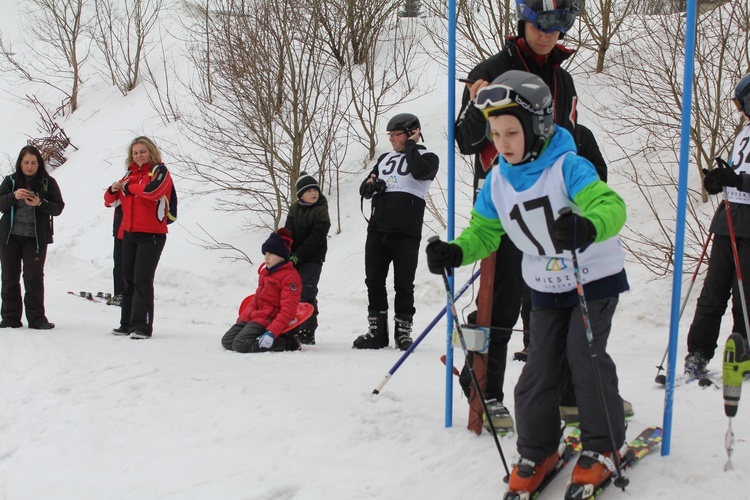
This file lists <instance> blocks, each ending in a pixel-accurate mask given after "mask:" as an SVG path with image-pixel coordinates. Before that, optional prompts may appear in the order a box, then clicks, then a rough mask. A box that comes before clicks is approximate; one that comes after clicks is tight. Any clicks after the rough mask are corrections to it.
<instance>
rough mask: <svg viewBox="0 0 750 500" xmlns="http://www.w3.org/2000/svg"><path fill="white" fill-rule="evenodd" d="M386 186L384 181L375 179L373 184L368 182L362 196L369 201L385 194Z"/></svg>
mask: <svg viewBox="0 0 750 500" xmlns="http://www.w3.org/2000/svg"><path fill="white" fill-rule="evenodd" d="M385 189H386V184H385V181H384V180H383V179H375V180H374V181H373V182H366V183H365V186H364V188H363V190H362V196H364V198H365V199H366V200H369V199H370V198H372V197H373V196H374V195H376V194H383V193H385Z"/></svg>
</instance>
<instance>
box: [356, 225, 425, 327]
mask: <svg viewBox="0 0 750 500" xmlns="http://www.w3.org/2000/svg"><path fill="white" fill-rule="evenodd" d="M419 243H420V238H419V237H417V236H410V235H408V234H402V233H382V232H380V231H377V230H374V229H370V230H368V231H367V241H366V242H365V285H367V297H368V300H369V304H368V308H367V310H368V313H369V314H375V313H378V312H383V311H387V310H388V293H387V292H386V287H385V285H386V279H387V278H388V269H389V268H390V265H391V263H393V288H394V290H395V292H396V293H395V295H396V296H395V299H394V302H393V309H394V312H395V315H396V316H399V317H401V318H406V317H408V318H412V317H413V316H414V313H415V311H416V309H414V277H415V275H416V273H417V263H418V260H419Z"/></svg>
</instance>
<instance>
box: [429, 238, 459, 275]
mask: <svg viewBox="0 0 750 500" xmlns="http://www.w3.org/2000/svg"><path fill="white" fill-rule="evenodd" d="M425 252H426V253H427V267H429V268H430V272H431V273H433V274H443V270H444V269H447V270H448V274H450V272H451V271H450V270H451V269H452V268H454V267H459V266H460V265H461V262H463V260H464V252H463V250H461V247H460V246H458V245H455V244H453V243H446V242H444V241H440V240H435V241H431V242H430V243H429V244H428V245H427V248H426V249H425Z"/></svg>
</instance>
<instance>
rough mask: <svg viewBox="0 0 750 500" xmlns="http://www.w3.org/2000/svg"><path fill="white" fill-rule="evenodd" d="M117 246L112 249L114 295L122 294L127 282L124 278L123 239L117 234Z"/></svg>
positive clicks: (115, 238)
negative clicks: (124, 281)
mask: <svg viewBox="0 0 750 500" xmlns="http://www.w3.org/2000/svg"><path fill="white" fill-rule="evenodd" d="M114 240H115V246H114V248H113V249H112V263H113V266H112V281H113V285H114V290H113V291H112V294H113V295H115V296H116V295H122V291H123V290H124V289H125V284H124V283H123V278H122V240H121V239H119V238H118V237H117V236H115V237H114Z"/></svg>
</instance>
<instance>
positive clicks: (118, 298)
mask: <svg viewBox="0 0 750 500" xmlns="http://www.w3.org/2000/svg"><path fill="white" fill-rule="evenodd" d="M106 295H107V294H105V299H106V300H107V305H108V306H119V305H120V303H121V302H122V295H110V296H109V297H106Z"/></svg>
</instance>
